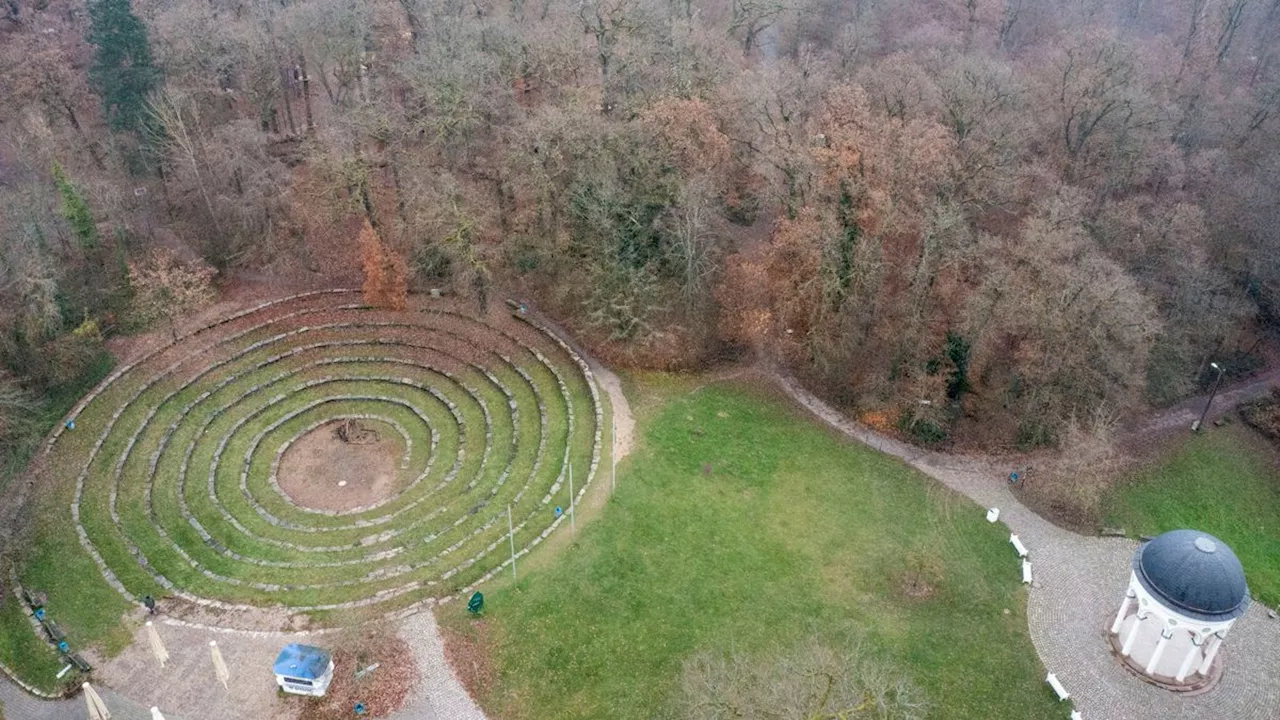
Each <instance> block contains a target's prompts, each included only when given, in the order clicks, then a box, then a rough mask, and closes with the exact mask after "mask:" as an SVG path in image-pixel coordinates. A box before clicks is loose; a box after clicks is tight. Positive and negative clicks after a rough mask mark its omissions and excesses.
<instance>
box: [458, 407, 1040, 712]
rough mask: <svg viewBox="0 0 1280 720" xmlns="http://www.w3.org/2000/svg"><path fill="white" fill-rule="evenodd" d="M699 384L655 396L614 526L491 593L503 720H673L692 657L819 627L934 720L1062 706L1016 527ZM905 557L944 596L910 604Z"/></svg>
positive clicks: (487, 700)
mask: <svg viewBox="0 0 1280 720" xmlns="http://www.w3.org/2000/svg"><path fill="white" fill-rule="evenodd" d="M686 390H687V388H679V387H676V388H672V387H666V388H664V389H663V390H662V392H664V393H668V394H671V395H674V396H678V397H675V398H674V399H672V400H670V402H669V403H667V404H666V406H665V407H661V408H655V409H656V413H655V412H653V411H649V410H646V409H645V408H644V405H645V404H646V403H647V401H648V400H649V399H650V398H646V397H641V398H640V407H639V412H638V414H639V415H640V418H639V419H640V422H641V426H640V429H641V431H642V433H643V435H644V437H643V440H642V442H641V443H640V446H639V448H638V450H637V452H636V453H635V454H634V455H633V456H632V458H630V459H629V460H628V461H627V462H626V463H625V466H624V468H623V471H622V473H621V474H620V476H619V479H618V491H617V494H616V495H615V496H614V498H613V499H612V500H611V501H610V502H609V504H608V506H607V507H606V508H605V509H604V511H603V516H602V517H601V518H600V519H599V520H597V521H596V522H594V523H592V524H591V525H590V526H588V527H587V528H586V529H585V530H584V531H583V534H582V535H581V536H579V539H578V542H577V543H576V544H575V545H574V546H572V547H571V549H569V550H568V551H567V552H565V553H563V554H562V555H561V556H560V557H559V558H557V562H556V563H554V564H549V565H547V566H545V567H543V568H541V569H539V570H537V571H535V572H533V573H531V574H529V575H527V576H525V577H522V579H521V581H520V583H519V585H518V587H516V588H515V589H512V588H510V587H506V588H495V589H494V591H493V592H492V593H491V596H490V600H489V603H488V605H489V609H490V614H489V620H490V622H491V623H492V624H493V625H496V627H495V628H493V629H494V632H493V633H492V636H491V637H493V638H494V640H493V642H494V646H493V653H494V654H495V656H496V662H497V665H498V672H499V678H500V679H499V682H498V683H497V684H496V686H494V687H493V688H491V691H490V692H489V693H488V694H487V696H486V697H484V698H483V699H482V700H483V703H484V705H485V706H486V708H487V709H488V710H490V711H491V712H492V713H493V715H494V716H495V717H502V718H513V717H547V718H552V717H555V718H565V717H578V718H599V717H609V718H618V719H625V718H652V717H662V716H670V715H671V714H672V713H671V711H672V707H673V701H674V699H675V697H676V694H677V692H678V683H679V676H680V672H681V667H682V663H683V662H684V660H685V659H686V658H687V657H689V656H690V655H692V654H693V653H695V652H696V651H698V650H700V649H704V648H707V649H723V648H726V647H728V646H729V645H730V644H732V645H733V646H736V647H738V648H741V649H744V650H747V651H754V650H758V649H770V648H777V647H785V646H787V645H790V644H791V643H793V642H796V641H799V640H801V639H803V638H804V637H806V636H808V635H812V634H814V633H820V634H822V635H824V636H827V637H829V638H832V639H833V640H836V641H839V640H841V639H843V638H848V637H853V636H857V635H860V634H865V635H866V637H867V646H868V648H869V649H870V650H871V651H872V652H875V653H876V654H878V655H881V656H883V657H884V658H885V659H886V660H887V661H888V662H890V663H891V664H893V665H895V666H897V667H900V668H902V669H903V670H905V671H906V672H908V673H909V674H910V675H911V676H912V677H913V678H914V679H915V680H916V682H917V683H919V684H920V685H922V686H924V687H925V688H926V689H927V691H928V694H929V696H930V698H931V700H932V701H933V703H934V708H935V711H934V713H933V716H934V717H939V718H941V717H946V718H1028V717H1046V716H1048V715H1049V714H1050V713H1051V712H1052V707H1053V703H1052V701H1051V699H1050V693H1049V692H1048V690H1047V689H1046V688H1045V686H1044V684H1043V683H1042V682H1041V679H1040V674H1041V667H1040V664H1039V662H1038V660H1037V659H1036V656H1035V652H1034V650H1033V649H1032V646H1031V643H1030V641H1029V639H1028V637H1027V623H1026V618H1025V614H1024V612H1025V597H1024V595H1023V593H1022V591H1021V590H1020V589H1019V587H1020V586H1019V584H1018V578H1017V564H1016V563H1015V562H1014V559H1013V558H1012V556H1011V555H1010V554H1009V551H1008V546H1007V543H1006V542H1004V537H1003V533H1004V532H1005V531H1004V528H1003V527H997V526H992V525H988V524H987V523H986V522H985V521H984V520H983V518H982V514H981V512H979V510H978V508H976V507H974V506H973V505H972V504H971V503H969V502H968V501H967V500H965V499H963V498H960V497H958V496H956V495H953V494H951V493H950V492H948V491H946V490H944V489H942V488H941V487H939V486H938V485H936V484H935V483H934V482H933V481H931V480H928V479H927V478H925V477H923V476H921V475H919V474H917V473H915V472H913V471H911V470H909V469H908V468H906V467H905V466H903V465H902V464H901V463H899V462H897V461H896V460H894V459H892V458H889V457H887V456H884V455H880V454H878V453H875V452H873V451H871V450H870V449H868V448H866V447H864V446H861V445H856V444H851V443H848V442H845V441H843V440H841V439H837V438H835V437H833V436H832V435H831V434H829V433H828V432H826V431H825V430H824V429H822V428H820V427H819V426H817V425H815V424H814V423H813V422H811V421H810V420H808V419H807V418H802V417H801V416H799V415H797V414H795V413H794V412H793V411H792V410H791V409H790V408H788V407H787V406H785V405H783V404H782V403H780V402H778V401H775V400H771V399H762V398H761V397H759V396H755V395H752V394H749V393H748V392H746V391H742V390H735V389H731V388H725V387H712V388H707V389H703V390H699V391H697V392H694V393H692V394H686V393H685V392H683V391H686ZM653 391H654V388H653V386H652V385H649V384H647V385H646V387H645V388H643V389H642V392H641V394H642V395H646V394H652V393H653ZM708 465H709V466H710V467H711V472H710V474H707V473H706V469H705V468H706V466H708ZM909 551H915V552H919V553H923V554H926V555H932V556H936V557H937V558H938V560H939V561H940V563H941V566H942V568H943V570H942V573H943V577H942V580H941V582H940V583H939V585H938V589H937V592H936V593H935V595H934V596H933V597H931V598H928V599H923V600H921V599H915V600H912V599H905V598H903V597H902V596H901V594H900V593H899V587H900V584H899V580H900V577H901V573H902V571H903V555H904V553H906V552H909ZM1006 610H1007V611H1008V614H1006ZM464 615H465V613H464V612H463V610H462V608H460V607H457V606H450V607H449V609H448V611H447V612H446V613H444V622H446V623H447V624H449V625H451V626H452V627H454V628H456V629H459V630H460V631H461V632H463V633H467V632H469V631H468V629H467V624H468V620H467V618H465V617H464Z"/></svg>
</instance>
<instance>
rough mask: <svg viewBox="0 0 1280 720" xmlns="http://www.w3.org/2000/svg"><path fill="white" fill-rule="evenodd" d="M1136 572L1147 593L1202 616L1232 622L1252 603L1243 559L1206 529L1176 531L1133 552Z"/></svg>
mask: <svg viewBox="0 0 1280 720" xmlns="http://www.w3.org/2000/svg"><path fill="white" fill-rule="evenodd" d="M1133 571H1134V572H1135V573H1136V574H1137V576H1138V581H1139V582H1141V583H1142V586H1143V587H1144V588H1146V589H1147V592H1150V593H1151V594H1152V595H1154V596H1156V597H1158V598H1160V599H1161V600H1163V601H1165V602H1166V603H1168V604H1169V605H1170V606H1171V607H1173V608H1174V609H1176V610H1177V611H1179V612H1181V613H1183V614H1184V615H1187V616H1189V617H1193V618H1196V619H1198V620H1208V621H1212V622H1220V621H1223V620H1230V619H1231V618H1234V617H1239V616H1240V615H1241V614H1243V613H1244V611H1245V608H1247V607H1248V606H1249V588H1248V586H1247V585H1245V582H1244V568H1243V567H1241V566H1240V560H1238V559H1237V558H1236V554H1235V553H1233V552H1231V548H1229V547H1227V544H1226V543H1224V542H1222V541H1221V540H1219V539H1218V538H1216V537H1214V536H1212V535H1209V534H1208V533H1202V532H1200V531H1198V530H1173V531H1171V532H1167V533H1165V534H1163V535H1161V536H1159V537H1157V538H1156V539H1155V540H1152V541H1151V542H1149V543H1147V544H1146V545H1143V546H1142V547H1140V548H1138V552H1136V553H1134V556H1133Z"/></svg>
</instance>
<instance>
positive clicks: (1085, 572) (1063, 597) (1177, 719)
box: [778, 377, 1280, 720]
mask: <svg viewBox="0 0 1280 720" xmlns="http://www.w3.org/2000/svg"><path fill="white" fill-rule="evenodd" d="M778 382H779V384H780V385H781V386H782V388H783V389H784V390H785V391H786V392H787V394H788V395H790V396H791V397H792V398H793V399H795V400H796V401H797V402H799V403H800V404H801V405H803V406H804V407H806V408H807V409H809V410H810V411H811V412H813V413H814V414H816V415H817V416H818V417H820V418H822V420H824V421H825V422H827V423H828V424H830V425H831V426H833V427H835V428H836V429H838V430H840V431H841V432H843V433H844V434H845V435H848V436H850V437H852V438H855V439H857V440H860V441H862V442H864V443H866V444H867V445H870V446H871V447H874V448H876V449H877V450H880V451H881V452H885V453H888V454H890V455H894V456H896V457H899V458H901V459H903V460H905V461H906V462H907V463H908V464H909V465H911V466H913V467H915V468H917V469H918V470H920V471H922V472H924V473H925V474H927V475H930V476H931V477H933V478H936V479H937V480H938V481H939V482H941V483H943V484H944V485H946V486H947V487H949V488H951V489H953V490H955V491H957V492H959V493H962V494H964V495H966V496H968V497H969V498H971V499H972V500H973V501H974V502H975V503H977V504H978V505H979V506H981V507H983V508H988V507H998V508H1000V520H1001V521H1002V522H1004V523H1005V524H1006V525H1007V526H1008V527H1009V529H1010V530H1011V531H1013V532H1015V533H1017V534H1018V536H1019V537H1020V538H1021V539H1022V541H1023V543H1024V544H1025V545H1026V546H1027V548H1028V549H1029V550H1030V556H1029V559H1030V560H1031V563H1032V570H1033V574H1034V576H1035V582H1034V583H1033V584H1032V588H1031V593H1030V598H1029V600H1028V603H1027V605H1028V607H1027V622H1028V625H1029V627H1030V634H1031V641H1032V643H1033V644H1034V645H1035V648H1036V652H1037V653H1039V655H1040V659H1041V661H1042V662H1043V663H1044V665H1045V667H1046V668H1048V671H1049V672H1053V673H1055V674H1057V676H1058V679H1059V680H1061V681H1062V684H1063V685H1065V686H1066V688H1067V690H1068V692H1070V693H1071V698H1072V700H1074V701H1075V708H1076V709H1077V710H1079V711H1080V713H1081V715H1082V717H1083V718H1084V720H1216V719H1219V718H1221V719H1222V720H1275V719H1276V718H1278V717H1280V620H1272V619H1270V618H1269V617H1268V616H1267V610H1266V608H1264V607H1263V606H1262V605H1261V604H1259V603H1254V604H1253V605H1251V606H1250V608H1249V611H1248V612H1247V613H1245V615H1244V616H1243V617H1241V618H1240V620H1239V621H1237V623H1236V625H1235V627H1234V628H1233V629H1232V631H1231V634H1230V635H1229V636H1228V638H1227V642H1226V644H1225V645H1223V648H1222V653H1221V655H1220V657H1221V658H1222V659H1223V661H1224V664H1225V668H1226V669H1225V672H1224V673H1223V677H1222V681H1221V682H1220V683H1219V685H1218V686H1217V688H1215V689H1214V690H1213V691H1211V692H1208V693H1205V694H1203V695H1198V696H1195V697H1186V696H1184V695H1179V694H1176V693H1171V692H1168V691H1166V690H1161V689H1159V688H1156V687H1154V686H1152V685H1148V684H1147V683H1145V682H1143V681H1142V680H1139V679H1138V678H1136V677H1134V676H1133V675H1132V674H1130V673H1129V672H1128V671H1127V670H1125V669H1124V668H1122V667H1121V666H1120V663H1119V662H1118V661H1117V660H1116V659H1115V658H1114V657H1113V656H1112V655H1111V649H1110V645H1109V643H1108V641H1107V637H1106V630H1107V628H1108V626H1109V625H1110V623H1111V620H1112V619H1113V618H1114V616H1115V612H1116V610H1117V609H1118V608H1119V607H1120V600H1121V598H1122V597H1123V596H1124V591H1125V588H1126V587H1127V586H1128V581H1129V563H1130V559H1131V558H1132V556H1133V552H1134V550H1135V549H1137V547H1138V543H1136V542H1134V541H1132V540H1126V539H1118V538H1093V537H1084V536H1082V535H1077V534H1075V533H1072V532H1069V531H1067V530H1063V529H1062V528H1059V527H1058V526H1056V525H1054V524H1052V523H1050V522H1049V521H1047V520H1045V519H1044V518H1042V517H1040V516H1039V515H1036V514H1035V513H1034V512H1032V511H1030V510H1028V509H1027V508H1026V507H1024V506H1023V505H1022V504H1021V503H1019V502H1018V500H1017V499H1016V498H1014V497H1013V495H1012V494H1011V493H1010V492H1009V490H1008V487H1007V483H1006V481H1005V479H1004V478H1005V476H1006V475H1007V472H1006V471H1005V470H1003V469H997V468H996V467H994V466H992V465H990V464H989V463H987V462H984V461H978V460H972V459H968V458H964V457H957V456H952V455H942V454H938V453H931V452H928V451H924V450H921V449H919V448H916V447H913V446H911V445H907V444H906V443H902V442H899V441H897V440H894V439H892V438H888V437H884V436H882V435H879V434H878V433H876V432H874V431H872V430H870V429H868V428H866V427H863V426H861V425H858V424H855V423H853V422H851V421H850V420H848V419H847V418H845V417H844V416H843V415H842V414H840V413H839V412H838V411H836V410H834V409H833V408H831V407H830V406H828V405H826V404H825V403H823V402H822V401H821V400H819V399H818V398H817V397H815V396H814V395H813V394H811V393H809V392H808V391H806V390H805V389H804V388H802V387H800V386H799V384H798V383H796V382H795V381H794V380H791V379H788V378H781V377H779V378H778ZM1009 562H1010V563H1011V564H1012V563H1015V562H1017V560H1016V555H1015V553H1014V551H1013V548H1012V547H1010V549H1009ZM1068 712H1069V710H1067V709H1065V706H1064V710H1063V712H1062V716H1063V717H1066V716H1067V715H1068Z"/></svg>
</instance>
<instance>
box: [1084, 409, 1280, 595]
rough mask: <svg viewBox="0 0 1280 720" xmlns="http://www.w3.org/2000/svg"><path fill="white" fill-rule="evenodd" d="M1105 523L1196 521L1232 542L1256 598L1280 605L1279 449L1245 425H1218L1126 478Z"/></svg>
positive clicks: (1166, 526)
mask: <svg viewBox="0 0 1280 720" xmlns="http://www.w3.org/2000/svg"><path fill="white" fill-rule="evenodd" d="M1103 507H1104V508H1106V517H1107V520H1106V524H1107V525H1110V526H1112V527H1123V528H1124V529H1125V530H1126V531H1128V532H1129V533H1130V534H1135V533H1141V534H1144V535H1156V534H1159V533H1162V532H1165V531H1167V530H1176V529H1178V528H1193V529H1196V530H1203V531H1205V532H1207V533H1211V534H1213V535H1216V536H1218V537H1220V538H1222V539H1223V540H1225V541H1226V542H1227V544H1228V545H1230V546H1231V549H1232V550H1234V551H1235V553H1236V555H1237V556H1238V557H1239V558H1240V562H1241V563H1243V564H1244V570H1245V575H1246V577H1247V579H1248V582H1249V589H1250V590H1251V591H1252V593H1253V596H1254V598H1256V599H1257V600H1259V601H1261V602H1263V603H1265V604H1267V605H1271V606H1273V607H1274V606H1276V605H1277V604H1280V470H1277V468H1276V455H1275V451H1274V450H1273V449H1272V448H1270V447H1269V446H1268V445H1267V443H1266V441H1265V440H1263V439H1262V438H1260V437H1259V436H1258V435H1256V434H1255V433H1254V432H1253V431H1252V430H1250V429H1248V428H1247V427H1243V426H1240V425H1228V426H1226V427H1223V428H1211V429H1210V430H1209V431H1208V432H1207V433H1205V434H1203V435H1199V436H1196V437H1193V438H1190V439H1189V440H1187V441H1186V443H1184V444H1182V445H1181V446H1179V447H1178V448H1177V449H1176V450H1174V451H1172V452H1170V453H1168V454H1167V455H1165V456H1163V457H1161V458H1160V459H1158V460H1157V461H1155V462H1154V463H1152V464H1151V465H1149V466H1148V467H1145V468H1143V469H1141V470H1139V471H1138V472H1137V473H1135V474H1134V475H1133V476H1132V477H1131V478H1129V479H1128V480H1127V481H1124V482H1121V483H1120V484H1119V485H1118V486H1117V487H1116V488H1115V489H1114V490H1113V491H1112V492H1111V493H1110V494H1109V495H1108V497H1107V498H1106V499H1105V500H1104V505H1103Z"/></svg>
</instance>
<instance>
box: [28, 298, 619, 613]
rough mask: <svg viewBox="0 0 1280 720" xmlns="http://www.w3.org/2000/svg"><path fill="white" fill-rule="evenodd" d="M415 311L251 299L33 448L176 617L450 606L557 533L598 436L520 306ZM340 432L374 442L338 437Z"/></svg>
mask: <svg viewBox="0 0 1280 720" xmlns="http://www.w3.org/2000/svg"><path fill="white" fill-rule="evenodd" d="M418 302H419V305H418V306H416V307H411V308H410V309H409V310H406V311H399V312H392V311H384V310H378V309H373V308H369V307H366V306H365V305H364V304H363V303H362V301H361V296H360V294H359V293H358V292H356V291H352V290H327V291H319V292H312V293H305V294H301V295H295V296H292V297H288V298H284V299H279V300H274V301H271V302H267V303H263V304H259V305H257V306H254V307H252V308H249V309H246V310H243V311H240V312H238V313H235V314H233V315H229V316H227V317H225V318H223V319H220V320H218V321H216V322H214V323H212V324H210V325H207V326H204V327H201V328H199V329H197V330H194V331H192V332H189V333H187V334H185V335H183V336H182V337H180V338H179V340H178V341H177V342H176V343H173V344H170V345H166V346H164V347H161V348H158V349H156V350H154V351H152V352H150V353H149V354H146V355H144V356H143V357H141V358H140V359H139V360H137V361H136V362H133V363H131V364H129V365H126V366H123V367H120V368H118V369H117V370H116V371H115V372H114V373H113V374H112V375H111V376H110V377H109V378H107V380H106V381H105V382H104V383H103V384H102V385H100V386H99V387H98V388H97V389H96V390H95V391H94V392H93V393H91V394H90V395H88V396H87V397H85V398H84V399H83V400H82V401H81V403H80V404H79V405H77V406H76V408H75V409H74V410H73V412H72V414H71V416H70V419H72V420H74V428H71V427H69V426H64V427H62V428H60V429H59V430H58V432H57V433H56V434H55V435H53V436H51V437H50V439H49V440H48V446H47V448H46V451H47V453H48V458H47V459H48V461H49V467H50V469H51V470H53V471H54V472H56V473H58V475H59V476H60V477H63V478H74V483H75V486H74V494H73V495H72V499H71V502H70V507H69V508H68V511H69V512H68V519H69V520H71V521H72V522H73V523H74V528H75V532H76V533H77V534H78V536H79V541H80V544H81V545H82V546H83V547H84V549H85V550H86V551H87V552H88V553H89V555H90V556H91V557H92V558H93V561H94V562H95V563H96V565H97V567H98V569H99V571H100V572H101V573H102V575H103V577H104V578H105V579H106V581H107V582H108V583H109V584H110V585H111V586H112V587H114V588H115V589H116V591H118V592H119V593H120V594H121V595H123V596H124V597H125V598H126V599H128V600H130V601H135V602H138V601H140V599H141V598H142V597H144V596H146V595H154V596H156V597H162V598H164V601H163V602H164V603H165V605H166V611H167V613H168V615H169V616H170V617H180V618H186V619H187V620H189V621H190V622H191V623H193V624H197V623H198V624H204V625H212V626H217V627H222V628H240V629H247V630H290V629H293V630H296V629H302V628H318V627H325V626H334V625H343V624H351V623H355V622H361V621H365V620H369V619H376V618H388V617H401V616H405V615H408V614H411V613H413V612H414V611H415V610H418V609H421V608H422V607H423V606H424V605H429V604H432V603H438V602H444V601H448V600H450V599H453V598H457V597H460V596H464V595H466V594H468V593H469V592H470V591H472V590H473V589H474V588H475V587H476V586H477V585H478V584H480V583H482V582H483V581H485V580H486V579H488V578H491V577H492V576H493V575H495V574H496V573H499V572H503V571H504V570H506V571H508V572H509V570H507V568H508V566H509V565H510V563H511V562H512V555H513V549H514V554H515V555H516V556H517V557H518V556H519V555H522V554H524V553H526V552H528V551H529V550H530V549H531V548H533V547H534V546H536V545H538V544H539V543H540V542H542V541H543V540H545V539H546V538H547V537H548V536H549V534H550V533H551V532H552V531H553V530H554V529H555V528H556V527H557V526H558V525H559V524H561V523H564V522H567V521H568V520H567V514H566V513H561V512H557V510H556V509H557V508H564V509H567V508H568V507H569V505H570V486H571V485H572V487H573V491H574V492H576V493H577V494H578V496H581V495H583V494H584V493H585V492H586V491H587V488H588V486H589V485H590V484H591V483H592V482H594V481H595V480H596V476H597V474H598V470H599V467H600V464H601V456H602V438H603V437H605V436H606V432H607V429H608V428H607V425H608V422H607V417H608V412H609V409H608V402H607V399H606V398H605V397H602V393H601V391H600V390H599V388H598V387H597V383H596V380H595V378H594V377H593V374H592V372H591V370H590V369H589V368H588V366H587V365H586V363H585V362H584V361H583V359H582V358H581V357H580V356H579V355H578V354H577V353H576V352H575V351H574V350H573V349H572V348H571V347H570V346H569V345H568V344H566V343H565V342H564V341H563V340H562V339H560V338H559V337H558V336H557V335H556V334H555V333H554V332H552V331H551V330H550V329H548V328H546V327H543V326H542V325H540V324H539V323H538V322H537V321H535V320H533V319H531V318H526V317H524V316H523V315H522V314H521V313H518V312H517V313H512V314H506V313H498V312H494V313H491V314H490V315H489V316H488V317H487V318H486V319H485V320H483V321H482V320H479V319H476V318H475V317H474V316H473V315H471V314H468V313H465V312H461V311H458V310H457V309H456V308H454V306H453V305H451V304H450V303H449V302H448V301H444V300H431V299H422V300H420V301H418ZM352 421H354V422H355V423H357V425H356V427H357V428H359V429H360V430H361V431H362V433H363V434H364V435H365V436H366V437H365V438H364V439H365V440H366V444H368V443H369V442H372V443H373V444H375V445H377V446H378V447H376V448H370V447H366V446H364V445H361V444H357V443H353V444H350V446H349V447H343V445H344V443H338V442H336V441H334V440H333V437H334V436H335V427H337V426H340V425H344V424H345V425H346V426H347V427H348V428H350V427H351V423H352ZM372 451H376V452H372ZM383 457H385V458H387V459H386V460H385V461H380V460H379V458H383ZM607 459H608V458H607V456H606V458H605V460H606V461H607ZM509 528H510V530H509Z"/></svg>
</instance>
